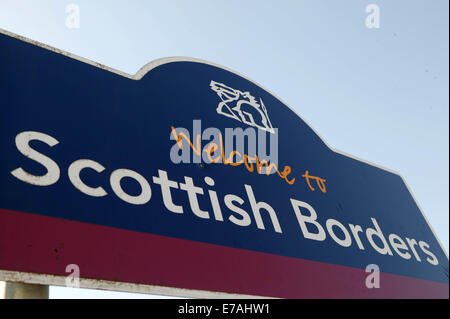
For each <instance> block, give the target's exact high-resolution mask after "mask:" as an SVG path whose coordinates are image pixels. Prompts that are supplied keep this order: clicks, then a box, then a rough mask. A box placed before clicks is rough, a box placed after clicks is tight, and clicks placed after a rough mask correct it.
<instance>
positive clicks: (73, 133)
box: [0, 31, 448, 298]
mask: <svg viewBox="0 0 450 319" xmlns="http://www.w3.org/2000/svg"><path fill="white" fill-rule="evenodd" d="M1 33H2V34H0V47H1V50H0V57H1V58H0V70H1V77H0V90H1V105H2V114H3V115H2V117H1V118H0V132H1V133H0V270H1V271H0V279H3V280H11V281H23V282H30V283H41V284H51V285H64V284H69V285H75V284H78V283H79V284H80V285H81V287H88V288H103V289H112V290H123V291H132V292H146V293H158V294H169V295H180V296H199V297H214V296H216V297H219V296H228V297H232V296H262V297H284V298H334V297H339V298H343V297H349V298H377V297H385V298H390V297H441V298H448V257H447V256H446V254H445V252H444V250H443V249H442V247H441V245H440V243H439V241H438V239H437V238H436V236H435V235H434V233H433V231H432V230H431V227H430V226H429V225H428V223H427V221H426V219H425V217H424V215H423V214H422V212H421V210H420V208H419V207H418V205H417V204H416V202H415V200H414V198H413V196H412V195H411V193H410V191H409V189H408V187H407V185H406V183H405V182H404V181H403V179H402V178H401V177H400V176H399V175H398V174H396V173H395V172H392V171H390V170H387V169H384V168H381V167H378V166H376V165H373V164H369V163H367V162H365V161H362V160H359V159H356V158H354V157H351V156H348V155H345V154H343V153H341V152H338V151H336V150H333V149H332V148H330V147H329V146H328V145H327V144H326V143H325V142H324V141H323V140H322V139H321V137H320V136H319V135H318V134H317V133H316V132H315V131H314V130H313V129H312V128H311V127H310V126H309V125H308V124H307V123H305V122H304V121H303V120H302V119H301V118H300V117H299V116H298V115H297V114H296V113H295V112H294V111H293V110H292V109H290V108H289V107H288V106H286V105H285V104H284V103H282V102H281V101H280V100H279V99H278V98H277V97H275V96H274V95H273V94H271V93H270V92H268V91H267V90H265V89H263V88H262V87H261V86H259V85H257V84H255V83H254V82H252V81H250V80H248V79H247V78H245V77H244V76H242V75H239V74H237V73H235V72H233V71H231V70H228V69H226V68H224V67H220V66H217V65H214V64H212V63H208V62H204V61H199V60H196V59H190V58H165V59H160V60H156V61H154V62H152V63H149V64H147V65H146V66H144V67H143V68H142V69H141V70H140V71H139V72H138V73H137V74H136V75H134V76H131V75H127V74H125V73H123V72H120V71H116V70H112V69H110V68H107V67H105V66H102V65H99V64H96V63H93V62H91V61H88V60H85V59H83V58H79V57H76V56H73V55H71V54H69V53H66V52H61V51H59V50H57V49H54V48H50V47H47V46H45V45H43V44H40V43H35V42H33V41H31V40H27V39H24V38H20V37H19V36H17V35H13V34H10V33H8V32H6V31H2V32H1ZM78 278H79V281H78Z"/></svg>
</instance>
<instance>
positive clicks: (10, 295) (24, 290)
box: [4, 282, 49, 299]
mask: <svg viewBox="0 0 450 319" xmlns="http://www.w3.org/2000/svg"><path fill="white" fill-rule="evenodd" d="M48 288H49V287H48V286H47V285H38V284H27V283H19V282H6V283H5V288H4V298H5V299H48Z"/></svg>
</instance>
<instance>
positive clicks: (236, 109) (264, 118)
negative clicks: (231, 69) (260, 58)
mask: <svg viewBox="0 0 450 319" xmlns="http://www.w3.org/2000/svg"><path fill="white" fill-rule="evenodd" d="M209 86H210V87H211V90H213V91H214V92H216V93H217V95H218V96H219V97H220V99H221V100H222V102H220V103H219V105H218V106H217V109H216V111H217V113H218V114H222V115H225V116H227V117H230V118H233V119H235V120H237V121H239V122H242V123H245V124H247V125H250V126H253V127H257V128H259V129H261V130H264V131H267V132H270V133H272V134H275V130H274V128H273V126H272V123H271V122H270V119H269V115H268V114H267V109H266V107H265V105H264V102H263V101H262V99H261V98H259V103H258V101H257V100H256V98H255V97H254V96H252V95H251V94H250V92H242V91H239V90H236V89H233V88H231V87H229V86H227V85H225V84H223V83H219V82H215V81H211V82H210V84H209Z"/></svg>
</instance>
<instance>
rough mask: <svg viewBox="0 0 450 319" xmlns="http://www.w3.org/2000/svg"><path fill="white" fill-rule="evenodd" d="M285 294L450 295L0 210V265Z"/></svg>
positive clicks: (394, 280) (443, 289) (286, 260)
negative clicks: (373, 285) (75, 268)
mask: <svg viewBox="0 0 450 319" xmlns="http://www.w3.org/2000/svg"><path fill="white" fill-rule="evenodd" d="M68 264H77V265H79V266H80V270H81V277H82V278H91V279H103V280H112V281H120V282H129V283H141V284H148V285H159V286H167V287H177V288H187V289H199V290H206V291H218V292H227V293H237V294H250V295H258V296H272V297H284V298H448V297H449V286H448V284H443V283H438V282H432V281H427V280H422V279H416V278H411V277H405V276H399V275H392V274H387V273H382V274H381V277H380V278H381V287H380V288H378V289H368V288H366V286H365V278H366V276H367V275H368V274H367V273H366V272H365V271H364V270H363V269H358V268H352V267H346V266H337V265H332V264H326V263H322V262H315V261H308V260H303V259H298V258H291V257H283V256H277V255H272V254H267V253H260V252H254V251H249V250H243V249H237V248H229V247H223V246H219V245H213V244H205V243H200V242H194V241H190V240H184V239H174V238H170V237H165V236H158V235H152V234H146V233H138V232H133V231H128V230H123V229H118V228H112V227H105V226H98V225H94V224H87V223H82V222H75V221H69V220H64V219H59V218H52V217H46V216H40V215H36V214H30V213H21V212H15V211H11V210H5V209H0V269H2V270H13V271H22V272H32V273H44V274H53V275H66V273H65V268H66V266H67V265H68Z"/></svg>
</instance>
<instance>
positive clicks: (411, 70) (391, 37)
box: [0, 0, 449, 298]
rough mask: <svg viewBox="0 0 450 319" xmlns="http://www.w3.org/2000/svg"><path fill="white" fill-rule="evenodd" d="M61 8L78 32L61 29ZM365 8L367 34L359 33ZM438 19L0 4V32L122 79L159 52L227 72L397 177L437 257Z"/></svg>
mask: <svg viewBox="0 0 450 319" xmlns="http://www.w3.org/2000/svg"><path fill="white" fill-rule="evenodd" d="M70 3H75V4H78V5H79V8H80V28H79V29H69V28H67V27H66V25H65V20H66V16H67V14H66V12H65V8H66V5H68V4H70ZM370 3H375V4H378V5H379V7H380V14H381V15H380V18H381V19H380V28H379V29H368V28H366V26H365V18H366V16H367V13H366V12H365V8H366V6H367V5H368V4H370ZM448 12H449V2H448V1H447V0H441V1H440V0H431V1H430V0H421V1H412V0H407V1H403V0H395V1H393V0H391V1H374V0H368V1H363V0H345V1H344V0H341V1H336V0H327V1H318V0H309V1H300V0H296V1H287V0H281V1H274V0H265V1H256V0H244V1H236V0H228V1H220V2H219V1H214V0H209V1H206V0H190V1H182V0H176V1H175V0H171V1H169V0H165V1H160V0H158V1H138V0H134V1H131V0H130V1H111V0H108V1H107V0H101V1H100V0H97V1H87V0H77V1H75V0H73V1H61V0H58V1H57V0H55V1H49V0H47V1H18V0H0V28H3V29H6V30H8V31H12V32H15V33H18V34H20V35H23V36H26V37H29V38H31V39H34V40H37V41H40V42H43V43H46V44H49V45H51V46H54V47H57V48H59V49H63V50H65V51H69V52H71V53H75V54H77V55H80V56H82V57H85V58H88V59H90V60H93V61H97V62H101V63H103V64H105V65H108V66H110V67H113V68H115V69H119V70H122V71H125V72H127V73H135V72H136V71H137V70H138V69H139V68H140V67H141V66H143V65H144V64H146V63H147V62H150V61H152V60H154V59H157V58H161V57H166V56H189V57H195V58H200V59H204V60H208V61H211V62H215V63H217V64H220V65H223V66H226V67H228V68H231V69H233V70H236V71H238V72H239V73H241V74H244V75H246V76H247V77H249V78H251V79H252V80H254V81H256V82H258V83H259V84H261V85H262V86H263V87H265V88H267V89H268V90H270V91H271V92H273V93H274V94H276V95H277V96H278V97H279V98H281V99H282V100H283V101H284V102H285V103H286V104H288V105H289V106H291V107H292V108H294V109H295V110H296V111H297V113H298V114H300V115H301V116H302V118H303V119H304V120H306V121H307V122H308V123H309V124H310V125H311V126H312V127H313V128H314V129H315V130H316V131H317V132H318V133H319V134H320V135H321V136H322V137H323V138H324V139H325V140H326V141H327V143H328V144H329V145H330V146H332V147H334V148H336V149H339V150H341V151H344V152H346V153H349V154H352V155H354V156H357V157H360V158H362V159H365V160H367V161H370V162H372V163H376V164H378V165H381V166H384V167H387V168H390V169H392V170H395V171H397V172H399V173H400V174H401V175H402V176H403V177H404V178H405V180H406V181H407V183H408V185H409V187H410V188H411V190H412V193H413V194H414V196H415V197H416V199H417V201H418V203H419V205H420V206H421V208H422V210H423V212H424V213H425V215H426V216H427V218H428V220H429V221H430V223H431V225H432V227H433V228H434V230H435V232H436V233H437V235H438V237H439V238H440V240H441V242H442V243H443V245H444V247H445V249H446V250H447V251H448V247H449V196H448V192H449V95H448V85H449V83H448V82H449V75H448V70H449V65H448V61H449V60H448V57H449V42H448V37H449V34H448V32H449V31H448V30H449V19H448ZM51 296H52V297H66V296H69V297H80V296H81V297H105V298H108V297H114V296H121V297H124V296H134V295H124V294H118V293H111V294H109V293H104V292H92V291H86V290H73V289H68V288H52V289H51Z"/></svg>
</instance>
